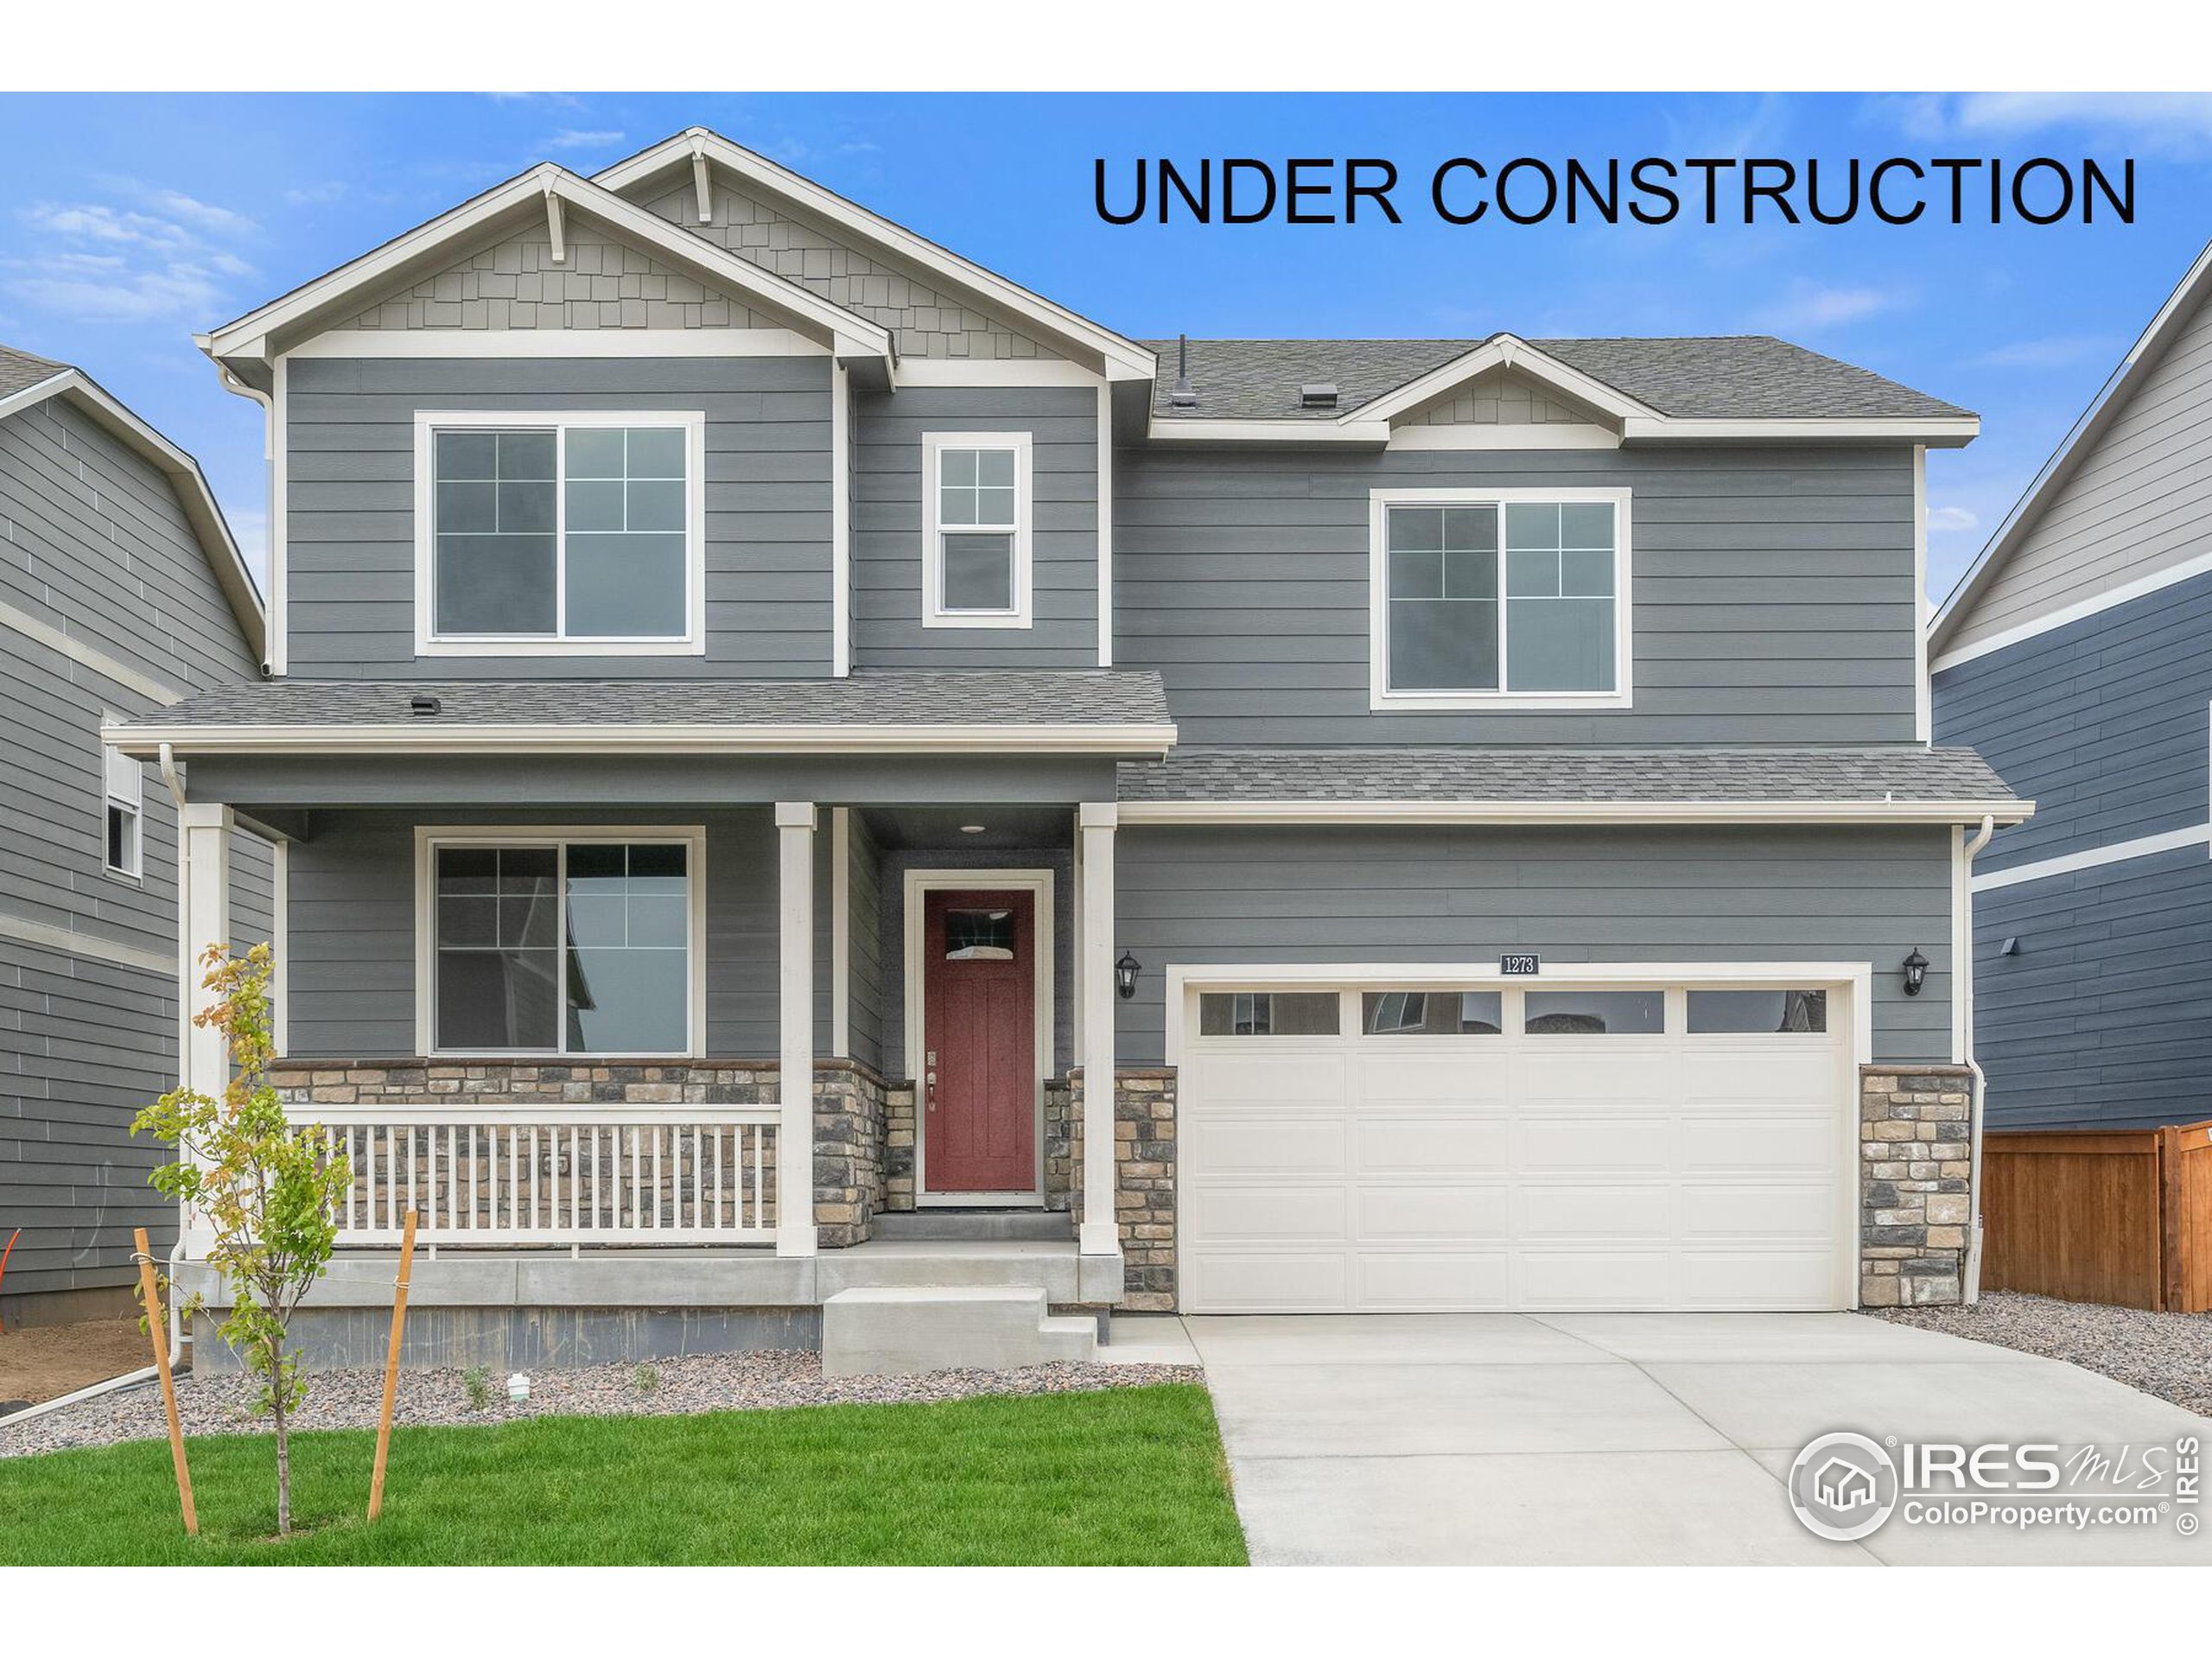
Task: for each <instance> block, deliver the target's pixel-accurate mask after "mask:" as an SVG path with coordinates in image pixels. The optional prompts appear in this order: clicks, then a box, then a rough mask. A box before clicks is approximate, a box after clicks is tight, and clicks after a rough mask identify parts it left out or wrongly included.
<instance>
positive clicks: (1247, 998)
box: [1198, 991, 1341, 1037]
mask: <svg viewBox="0 0 2212 1659" xmlns="http://www.w3.org/2000/svg"><path fill="white" fill-rule="evenodd" d="M1338 1002H1339V998H1338V995H1337V993H1336V992H1334V991H1209V992H1207V993H1206V994H1205V995H1203V996H1201V997H1199V998H1198V1035H1199V1036H1201V1037H1334V1036H1335V1035H1337V1033H1338V1029H1339V1026H1338V1020H1339V1017H1340V1014H1341V1010H1340V1008H1339V1007H1338Z"/></svg>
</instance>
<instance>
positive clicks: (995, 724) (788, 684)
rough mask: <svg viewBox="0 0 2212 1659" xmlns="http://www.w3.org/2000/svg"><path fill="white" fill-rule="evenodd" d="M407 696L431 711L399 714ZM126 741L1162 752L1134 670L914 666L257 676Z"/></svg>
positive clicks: (1152, 699) (151, 748)
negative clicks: (754, 673) (743, 674)
mask: <svg viewBox="0 0 2212 1659" xmlns="http://www.w3.org/2000/svg"><path fill="white" fill-rule="evenodd" d="M418 695H427V696H432V697H435V699H437V702H438V711H437V713H436V714H435V715H427V716H426V715H416V714H415V713H413V712H412V709H411V707H410V701H411V699H412V698H414V697H415V696H418ZM110 737H111V740H112V741H116V742H118V744H119V745H120V746H121V747H123V748H124V750H125V752H126V753H133V754H137V753H155V752H156V751H158V749H159V748H160V747H161V745H162V743H164V742H167V743H169V744H171V745H172V746H173V747H174V749H175V753H178V754H208V753H224V754H257V753H258V754H267V753H333V752H336V751H340V750H346V751H361V752H372V753H401V754H410V753H423V754H429V753H472V752H474V753H499V752H508V753H521V752H553V751H558V752H561V753H613V754H626V753H637V752H639V751H643V750H656V751H659V752H663V753H822V752H829V751H839V752H845V753H944V752H949V751H963V752H964V751H974V750H982V751H994V752H1001V753H1094V754H1147V753H1154V754H1156V753H1164V752H1165V751H1166V749H1167V748H1169V747H1171V746H1173V743H1174V741H1175V726H1174V722H1173V721H1172V720H1171V719H1170V718H1169V716H1168V713H1167V694H1166V689H1165V688H1164V687H1163V685H1162V684H1161V682H1160V676H1159V675H1158V674H1156V673H1154V672H1152V671H1149V670H1145V669H1043V668H982V669H916V670H890V671H872V672H867V673H855V674H853V675H851V676H850V677H847V678H844V679H818V680H793V679H784V680H714V679H689V680H441V681H419V680H397V679H382V680H296V679H283V680H270V681H266V682H264V683H259V684H252V685H235V686H220V687H212V688H210V689H209V690H205V691H201V692H198V693H195V694H194V696H189V697H187V698H186V699H185V700H184V701H183V702H180V703H178V704H176V705H175V707H174V708H169V709H162V711H161V713H160V714H158V715H152V716H149V717H148V718H147V719H144V720H141V721H130V722H129V723H128V724H125V725H122V726H118V727H115V728H111V732H110Z"/></svg>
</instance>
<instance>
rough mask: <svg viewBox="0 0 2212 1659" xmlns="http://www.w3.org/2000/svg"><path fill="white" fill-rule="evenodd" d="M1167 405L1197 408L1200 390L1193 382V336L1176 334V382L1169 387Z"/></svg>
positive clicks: (1179, 407)
mask: <svg viewBox="0 0 2212 1659" xmlns="http://www.w3.org/2000/svg"><path fill="white" fill-rule="evenodd" d="M1167 406H1168V408H1170V409H1196V408H1197V407H1198V388H1197V387H1196V386H1193V385H1192V384H1191V337H1190V336H1189V335H1188V334H1178V335H1176V336H1175V384H1174V385H1173V386H1172V387H1171V388H1169V390H1168V393H1167Z"/></svg>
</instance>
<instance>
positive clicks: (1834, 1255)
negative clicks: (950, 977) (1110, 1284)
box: [1179, 983, 1857, 1313]
mask: <svg viewBox="0 0 2212 1659" xmlns="http://www.w3.org/2000/svg"><path fill="white" fill-rule="evenodd" d="M1849 1026H1850V1020H1849V1016H1848V992H1847V989H1846V988H1842V987H1836V986H1830V987H1820V986H1813V985H1802V984H1797V985H1771V984H1770V985H1763V986H1745V985H1740V984H1737V985H1726V986H1713V987H1710V988H1698V987H1687V986H1680V985H1676V986H1669V987H1664V988H1661V987H1643V988H1639V987H1633V986H1617V987H1592V988H1574V989H1569V988H1559V987H1555V986H1551V985H1544V984H1538V985H1536V986H1535V987H1533V988H1528V989H1522V988H1440V987H1436V986H1433V985H1432V986H1426V987H1423V986H1419V985H1414V986H1404V985H1391V984H1388V983H1385V984H1370V985H1360V986H1343V987H1332V988H1325V989H1324V988H1304V987H1300V988H1288V989H1287V988H1276V989H1273V990H1268V989H1258V990H1249V991H1245V990H1238V989H1236V988H1230V987H1223V988H1202V989H1199V990H1198V991H1195V992H1193V993H1192V996H1191V1001H1190V1006H1189V1007H1187V1008H1186V1010H1185V1027H1184V1029H1185V1033H1186V1035H1185V1040H1184V1045H1183V1070H1182V1079H1183V1084H1182V1093H1183V1106H1182V1118H1183V1130H1182V1146H1181V1154H1180V1167H1179V1191H1180V1193H1181V1200H1180V1222H1181V1226H1180V1235H1181V1246H1180V1260H1181V1273H1182V1287H1183V1291H1182V1294H1183V1306H1185V1309H1186V1310H1187V1311H1190V1312H1195V1313H1252V1312H1263V1311H1264V1312H1286V1311H1293V1310H1297V1311H1332V1310H1333V1311H1346V1310H1354V1311H1357V1310H1374V1311H1390V1312H1414V1311H1440V1310H1470V1309H1486V1308H1503V1309H1514V1308H1522V1309H1570V1308H1654V1309H1674V1308H1708V1309H1726V1308H1745V1309H1750V1308H1831V1307H1842V1306H1849V1305H1850V1300H1851V1294H1852V1282H1851V1277H1850V1273H1849V1269H1851V1268H1852V1267H1853V1261H1852V1243H1851V1241H1852V1239H1853V1219H1852V1208H1853V1182H1852V1181H1851V1180H1850V1179H1848V1177H1849V1174H1850V1172H1851V1169H1852V1166H1853V1161H1854V1158H1853V1147H1854V1146H1855V1135H1856V1132H1857V1125H1856V1118H1855V1104H1856V1103H1855V1101H1854V1100H1853V1090H1852V1085H1851V1076H1852V1068H1851V1066H1850V1065H1849V1063H1848V1059H1849V1052H1850V1050H1849V1044H1848V1041H1847V1036H1848V1028H1849Z"/></svg>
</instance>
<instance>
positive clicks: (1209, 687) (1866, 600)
mask: <svg viewBox="0 0 2212 1659" xmlns="http://www.w3.org/2000/svg"><path fill="white" fill-rule="evenodd" d="M1116 486H1117V491H1116V501H1115V554H1114V558H1115V564H1114V573H1115V574H1114V582H1115V588H1114V601H1115V619H1116V661H1117V662H1118V663H1120V664H1123V665H1126V666H1129V667H1152V668H1157V669H1158V670H1159V671H1160V673H1161V675H1162V677H1164V678H1165V679H1166V683H1167V686H1168V693H1169V699H1170V702H1171V706H1172V707H1173V712H1174V714H1175V717H1176V721H1177V723H1178V726H1179V729H1180V732H1181V741H1183V742H1185V743H1186V744H1192V745H1198V744H1254V745H1298V744H1322V745H1327V744H1339V745H1358V744H1372V743H1386V744H1398V743H1407V744H1451V743H1470V742H1471V743H1534V744H1578V743H1598V744H1607V745H1628V744H1638V743H1663V744H1675V743H1694V744H1710V743H1768V744H1783V745H1793V744H1794V745H1808V744H1826V743H1852V744H1859V743H1884V742H1897V743H1907V742H1910V741H1912V739H1913V729H1914V681H1915V674H1916V670H1915V659H1914V646H1913V636H1914V628H1915V625H1916V617H1917V607H1916V600H1915V595H1914V588H1913V580H1914V576H1913V526H1912V457H1911V453H1910V450H1909V449H1907V448H1904V446H1902V445H1899V446H1894V447H1881V448H1876V447H1871V446H1869V447H1860V448H1844V447H1836V448H1810V447H1805V448H1796V447H1793V448H1694V449H1672V448H1669V449H1667V450H1663V451H1655V450H1606V449H1572V450H1547V451H1541V452H1529V453H1523V452H1518V451H1470V452H1449V451H1413V452H1406V451H1390V452H1387V453H1384V454H1357V455H1346V454H1324V455H1316V454H1312V453H1284V452H1281V451H1274V452H1253V451H1238V452H1230V453H1221V452H1194V451H1191V450H1147V451H1143V452H1134V451H1125V452H1123V454H1122V455H1121V456H1120V457H1119V458H1118V468H1117V477H1116ZM1442 486H1464V487H1466V488H1469V489H1471V490H1479V489H1481V488H1483V487H1484V486H1504V487H1511V488H1517V489H1541V488H1543V487H1545V486H1567V487H1592V486H1596V487H1623V486H1625V487H1627V488H1629V489H1630V490H1631V491H1632V492H1633V500H1632V505H1631V507H1630V523H1631V541H1632V546H1633V564H1634V587H1633V593H1634V602H1635V611H1634V691H1635V706H1634V707H1633V708H1632V709H1623V710H1618V711H1614V712H1591V713H1581V712H1573V711H1569V712H1564V713H1552V712H1529V711H1518V712H1500V713H1497V714H1488V713H1482V712H1473V713H1421V714H1399V713H1370V710H1369V707H1368V703H1369V690H1368V651H1369V639H1368V634H1369V626H1368V557H1369V554H1368V534H1369V493H1370V491H1371V490H1374V489H1378V488H1408V487H1442Z"/></svg>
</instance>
